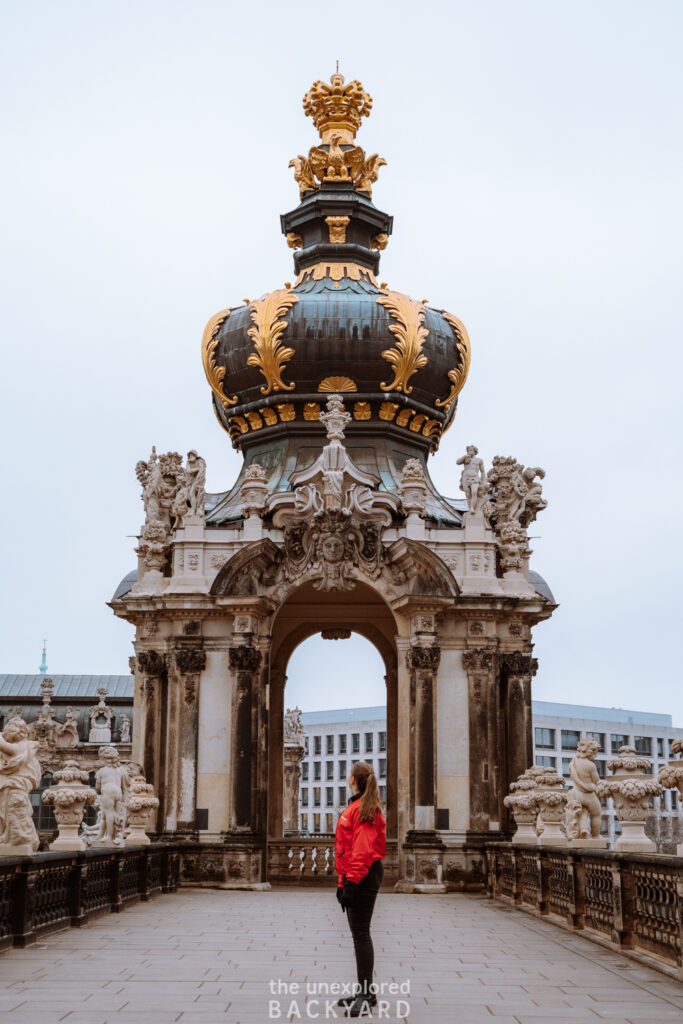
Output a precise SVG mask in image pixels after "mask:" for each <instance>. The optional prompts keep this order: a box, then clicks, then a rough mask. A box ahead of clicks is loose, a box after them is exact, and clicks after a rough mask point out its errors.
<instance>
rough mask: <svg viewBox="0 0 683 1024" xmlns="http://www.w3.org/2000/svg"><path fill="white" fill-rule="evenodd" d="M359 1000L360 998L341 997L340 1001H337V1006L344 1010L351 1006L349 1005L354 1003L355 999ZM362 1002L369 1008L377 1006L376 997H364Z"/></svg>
mask: <svg viewBox="0 0 683 1024" xmlns="http://www.w3.org/2000/svg"><path fill="white" fill-rule="evenodd" d="M359 998H360V996H342V998H341V999H338V1000H337V1006H341V1007H342V1008H343V1009H346V1007H347V1006H351V1003H354V1002H355V1001H356V999H359ZM364 1002H366V1003H369V1004H370V1006H377V996H376V995H369V996H365V997H364Z"/></svg>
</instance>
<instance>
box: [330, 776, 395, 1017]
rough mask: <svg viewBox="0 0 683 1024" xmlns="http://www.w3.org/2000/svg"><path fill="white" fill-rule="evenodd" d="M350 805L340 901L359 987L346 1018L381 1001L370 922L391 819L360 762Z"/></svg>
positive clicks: (338, 844) (342, 829)
mask: <svg viewBox="0 0 683 1024" xmlns="http://www.w3.org/2000/svg"><path fill="white" fill-rule="evenodd" d="M349 787H350V789H351V791H352V793H353V796H352V797H351V800H350V801H349V805H348V807H347V808H346V810H345V811H343V812H342V814H341V815H340V816H339V821H338V822H337V833H336V837H335V841H334V847H335V853H336V858H337V871H338V872H339V880H338V885H337V899H338V900H339V902H340V903H341V905H342V909H343V910H345V911H346V912H347V915H348V919H349V926H350V928H351V934H352V936H353V948H354V951H355V954H356V967H357V970H358V985H359V988H358V990H357V993H356V995H355V996H352V997H351V998H348V999H340V1000H339V1005H341V1006H344V1007H346V1012H347V1016H349V1017H360V1016H361V1015H362V1014H366V1013H369V1012H370V1007H371V1006H374V1005H375V1004H376V1002H377V996H376V995H375V993H374V992H373V991H372V988H371V984H372V972H373V969H374V963H375V951H374V949H373V945H372V938H371V937H370V922H371V920H372V912H373V910H374V907H375V900H376V899H377V893H378V891H379V887H380V886H381V884H382V878H383V877H384V866H383V864H382V858H383V857H384V854H385V850H386V822H385V821H384V815H383V814H382V803H381V800H380V798H379V790H378V787H377V778H376V776H375V773H374V772H373V770H372V768H371V767H370V765H369V764H366V763H365V761H358V762H356V764H354V766H353V768H352V769H351V775H350V776H349Z"/></svg>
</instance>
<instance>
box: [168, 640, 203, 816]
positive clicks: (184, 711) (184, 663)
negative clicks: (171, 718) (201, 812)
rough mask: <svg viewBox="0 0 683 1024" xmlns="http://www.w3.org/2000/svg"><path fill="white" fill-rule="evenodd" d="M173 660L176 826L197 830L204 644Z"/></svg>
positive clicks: (180, 651)
mask: <svg viewBox="0 0 683 1024" xmlns="http://www.w3.org/2000/svg"><path fill="white" fill-rule="evenodd" d="M173 660H174V662H175V669H176V672H177V674H178V684H179V685H178V688H177V692H178V706H177V717H176V719H175V723H176V729H177V733H176V735H177V741H176V748H177V754H178V756H177V760H176V762H175V775H176V778H175V790H176V794H175V811H176V830H177V831H178V832H194V830H195V808H196V806H197V753H198V752H197V732H198V719H199V685H200V675H201V673H202V672H203V671H204V669H205V668H206V654H205V652H204V651H203V650H202V648H201V647H197V646H193V647H180V648H178V649H177V650H175V651H174V656H173Z"/></svg>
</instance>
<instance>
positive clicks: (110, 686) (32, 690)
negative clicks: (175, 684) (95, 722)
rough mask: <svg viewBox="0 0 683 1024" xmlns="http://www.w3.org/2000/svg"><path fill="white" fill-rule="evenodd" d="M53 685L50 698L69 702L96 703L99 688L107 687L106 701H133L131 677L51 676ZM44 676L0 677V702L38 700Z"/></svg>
mask: <svg viewBox="0 0 683 1024" xmlns="http://www.w3.org/2000/svg"><path fill="white" fill-rule="evenodd" d="M48 678H49V679H52V681H53V682H54V684H55V688H54V690H53V693H52V696H53V697H56V698H69V699H72V700H78V699H86V698H88V699H89V698H91V697H92V698H93V699H94V700H97V691H98V689H99V688H100V686H106V688H107V690H108V691H109V693H108V697H113V698H117V697H118V698H122V697H128V698H130V699H131V700H132V699H133V690H134V686H135V680H134V679H133V676H131V675H127V676H58V675H50V676H49V677H48ZM44 679H45V676H43V675H34V676H30V675H29V676H24V675H15V676H13V675H0V700H7V699H17V700H18V699H19V698H21V697H40V684H41V683H42V682H43V680H44Z"/></svg>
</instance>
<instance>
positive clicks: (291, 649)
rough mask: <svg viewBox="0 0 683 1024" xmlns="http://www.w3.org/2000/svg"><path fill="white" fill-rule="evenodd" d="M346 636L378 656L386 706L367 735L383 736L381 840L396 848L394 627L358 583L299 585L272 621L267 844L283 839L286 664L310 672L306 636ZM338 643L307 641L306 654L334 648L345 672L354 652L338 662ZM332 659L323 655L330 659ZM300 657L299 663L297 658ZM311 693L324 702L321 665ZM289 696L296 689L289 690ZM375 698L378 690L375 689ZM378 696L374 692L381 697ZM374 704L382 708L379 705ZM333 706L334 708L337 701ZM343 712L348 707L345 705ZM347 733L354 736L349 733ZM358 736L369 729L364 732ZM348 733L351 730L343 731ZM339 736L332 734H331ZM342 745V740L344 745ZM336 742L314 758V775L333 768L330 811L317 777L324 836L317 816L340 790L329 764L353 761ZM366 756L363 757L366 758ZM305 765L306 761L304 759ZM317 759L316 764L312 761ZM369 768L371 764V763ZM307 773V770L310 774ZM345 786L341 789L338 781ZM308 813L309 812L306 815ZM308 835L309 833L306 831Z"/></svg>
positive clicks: (368, 589)
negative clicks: (330, 587)
mask: <svg viewBox="0 0 683 1024" xmlns="http://www.w3.org/2000/svg"><path fill="white" fill-rule="evenodd" d="M323 630H325V631H326V632H327V631H330V630H334V631H338V630H343V631H345V632H346V631H350V633H351V634H355V635H357V636H358V637H362V638H364V639H365V640H367V641H369V642H370V643H371V644H372V645H373V647H374V648H375V650H376V651H377V653H378V655H379V658H380V659H381V668H380V671H381V673H382V676H383V685H384V687H385V701H386V730H385V729H381V730H380V729H379V728H378V729H377V730H372V731H373V732H377V733H379V732H386V738H385V739H386V751H382V752H381V754H382V758H383V760H385V761H386V767H385V771H386V778H385V779H383V780H382V784H383V785H384V786H385V787H386V789H385V794H386V809H387V840H388V842H390V843H391V844H392V846H393V849H394V851H395V849H396V840H397V836H398V815H397V801H396V795H397V791H398V784H397V745H398V693H397V652H396V641H395V637H396V632H397V629H396V622H395V619H394V616H393V614H392V612H391V610H390V608H389V607H388V605H387V604H386V602H385V601H384V600H383V598H382V597H381V596H380V595H379V594H378V593H377V591H375V590H374V589H373V588H372V587H371V586H369V585H367V584H365V583H357V584H356V586H355V587H354V588H353V589H352V590H342V591H339V590H335V591H319V590H316V589H315V587H314V585H313V583H306V584H304V585H303V586H302V587H300V588H299V589H298V590H296V591H295V592H294V593H293V594H292V595H290V597H289V598H288V599H287V601H286V602H285V603H284V604H283V605H282V607H281V608H280V609H279V611H278V613H277V615H276V617H275V620H274V623H273V632H272V646H271V658H270V687H269V691H270V692H269V714H268V722H269V737H268V838H269V840H270V841H277V840H280V839H282V838H283V835H284V831H285V829H284V824H285V816H284V811H285V808H284V805H283V792H284V777H283V771H284V769H283V765H284V712H285V689H286V684H287V678H288V675H289V673H290V671H291V666H292V665H293V666H294V668H295V670H296V665H297V663H298V664H299V665H303V666H304V668H306V666H308V669H309V670H310V660H309V658H307V657H306V655H305V653H304V648H303V647H302V645H303V644H304V643H305V641H306V640H308V639H309V638H310V637H314V636H318V637H320V635H321V633H322V631H323ZM346 642H347V641H344V640H338V641H334V640H322V639H320V640H319V641H314V642H313V647H312V648H311V650H315V647H316V645H317V644H318V643H320V644H330V645H335V646H334V647H333V648H332V650H333V656H334V658H335V661H336V662H337V666H339V665H344V666H346V665H347V664H348V671H349V672H351V671H352V663H351V657H350V655H351V654H352V653H353V648H352V647H350V648H349V649H348V650H349V657H347V656H345V653H344V646H343V645H344V643H346ZM298 649H301V652H300V654H299V656H298V658H296V656H295V652H296V651H297V650H298ZM331 656H332V655H328V657H331ZM302 659H303V660H302ZM317 676H318V688H319V690H320V692H321V694H322V699H323V702H324V697H325V686H324V685H321V680H324V664H322V665H320V666H319V667H318V672H317ZM296 685H297V686H298V687H299V688H300V687H301V685H302V684H301V682H297V683H296ZM292 692H293V693H294V692H295V691H292ZM374 692H377V691H374ZM380 692H381V691H380ZM287 703H288V706H289V707H291V706H292V703H293V702H292V701H291V700H290V699H289V697H288V701H287ZM379 703H384V701H382V702H378V704H379ZM337 704H338V706H341V705H340V704H339V702H338V701H337ZM347 707H348V705H347ZM321 710H327V708H321ZM353 731H354V732H355V731H356V730H353ZM365 731H368V732H369V731H371V730H370V729H368V730H363V732H365ZM349 732H352V730H349ZM330 734H332V735H334V733H326V734H325V735H326V736H327V735H330ZM337 735H338V734H337ZM364 740H365V737H364V736H363V737H361V739H360V747H361V749H360V751H359V752H358V755H360V757H362V756H363V753H364V750H363V747H364ZM326 742H327V741H326V740H322V741H321V751H322V744H323V743H326ZM347 742H348V741H347ZM375 742H379V738H378V739H377V741H375V739H374V736H373V745H374V743H375ZM337 748H338V743H337V746H336V747H335V753H334V755H333V757H330V758H327V757H326V756H323V755H322V754H321V757H320V759H319V760H320V763H321V769H320V772H321V775H323V774H326V773H327V770H328V769H327V767H326V762H327V761H328V760H332V761H333V762H335V777H334V779H333V780H330V782H331V784H332V785H333V787H335V790H336V792H335V793H334V795H333V796H334V799H333V806H332V809H331V811H328V809H327V808H326V807H325V806H322V805H323V804H325V803H326V800H327V793H326V789H327V779H324V778H321V780H320V783H321V785H320V789H321V793H320V800H321V807H320V814H321V819H320V825H321V828H320V831H321V832H324V831H327V830H326V829H324V828H323V825H327V823H328V822H327V819H326V818H323V817H322V815H323V814H325V815H326V814H328V813H332V814H333V815H334V810H335V808H336V804H337V803H338V800H339V789H340V787H341V786H342V782H341V780H339V779H338V778H337V776H338V774H339V765H338V764H337V763H336V762H338V761H339V760H346V761H347V762H348V767H350V764H351V763H353V761H354V760H358V759H359V756H358V755H357V754H354V752H353V751H351V750H349V751H348V753H347V754H346V756H345V757H344V758H343V757H342V756H341V755H340V754H339V752H338V749H337ZM368 756H370V755H369V754H368ZM379 756H380V754H379V751H378V752H377V754H374V752H373V759H374V758H379ZM307 760H308V761H309V764H310V763H311V758H310V756H309V758H308V759H307ZM316 760H317V759H316ZM373 766H374V765H373ZM310 771H311V769H310V768H309V772H310ZM344 785H345V783H344ZM311 813H313V812H312V811H311ZM333 821H336V816H335V817H333ZM309 831H311V829H310V828H309Z"/></svg>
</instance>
